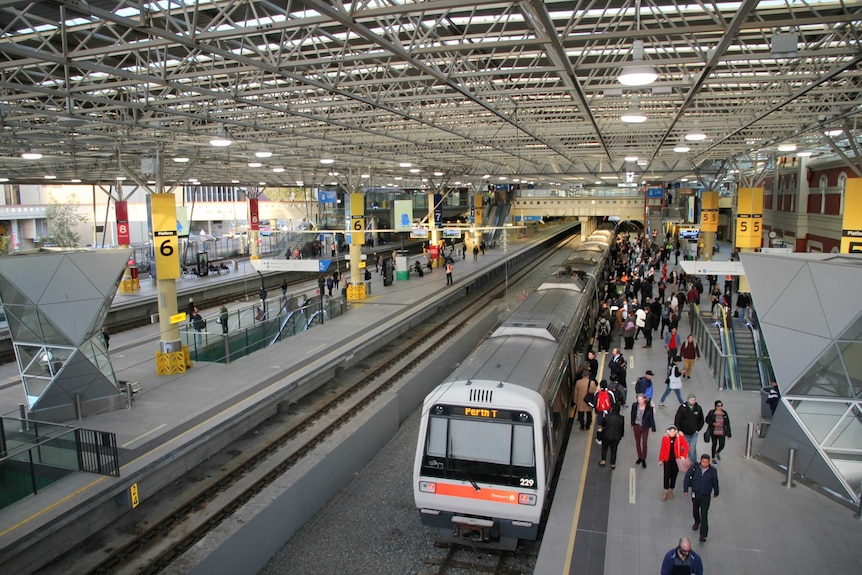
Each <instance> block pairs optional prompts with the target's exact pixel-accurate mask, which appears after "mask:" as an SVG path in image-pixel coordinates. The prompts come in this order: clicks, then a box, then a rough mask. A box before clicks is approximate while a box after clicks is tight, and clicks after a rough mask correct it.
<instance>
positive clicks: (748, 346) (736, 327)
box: [731, 318, 764, 391]
mask: <svg viewBox="0 0 862 575" xmlns="http://www.w3.org/2000/svg"><path fill="white" fill-rule="evenodd" d="M731 323H732V325H733V327H732V330H731V331H732V332H733V339H734V346H735V347H736V357H737V368H738V371H739V385H740V386H741V389H743V390H746V391H758V390H759V389H760V388H761V387H764V383H763V381H762V379H761V370H760V361H759V360H758V357H759V354H758V353H757V347H756V346H755V340H754V333H753V332H752V330H751V328H750V327H749V326H746V325H742V324H740V323H739V321H738V320H736V319H735V318H733V321H732V322H731Z"/></svg>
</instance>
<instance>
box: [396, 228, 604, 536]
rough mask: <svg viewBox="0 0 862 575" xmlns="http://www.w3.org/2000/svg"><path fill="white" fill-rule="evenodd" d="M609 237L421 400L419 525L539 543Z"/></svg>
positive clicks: (582, 252) (595, 240) (568, 266)
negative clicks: (538, 536) (537, 540)
mask: <svg viewBox="0 0 862 575" xmlns="http://www.w3.org/2000/svg"><path fill="white" fill-rule="evenodd" d="M613 237H614V235H613V233H612V232H606V233H599V234H593V235H591V236H590V237H589V238H588V239H587V240H585V241H584V242H582V243H581V244H580V245H579V247H578V248H576V249H575V250H573V252H572V254H571V256H570V258H569V260H567V261H566V262H565V264H564V265H563V266H561V267H560V268H559V269H558V270H557V271H556V273H555V274H554V275H553V276H552V277H551V278H549V279H548V280H547V281H546V282H545V283H543V284H542V285H541V286H540V287H539V288H538V289H537V290H536V292H535V293H533V294H531V295H530V296H529V297H528V298H527V299H526V300H525V301H524V302H523V303H521V304H520V305H519V306H518V308H517V309H516V310H515V311H514V312H513V313H512V315H511V316H509V317H508V318H507V319H506V320H504V321H503V323H502V324H500V326H499V327H498V328H497V329H496V330H495V331H494V332H493V333H492V334H491V335H490V336H489V337H488V338H486V339H485V340H484V341H483V342H482V343H481V344H480V345H479V346H478V347H477V348H476V349H475V350H474V351H473V352H472V353H471V354H470V355H469V356H468V357H467V358H466V359H465V360H464V362H463V363H462V364H461V365H460V366H459V367H458V368H457V369H456V370H455V371H454V372H453V373H452V374H451V375H450V376H449V377H448V378H447V380H446V382H445V383H442V384H440V385H439V386H437V387H436V388H435V389H434V390H433V391H432V392H431V393H429V394H428V396H427V397H426V398H425V401H424V403H423V406H422V420H421V423H420V429H419V438H418V442H417V449H416V457H415V461H414V467H413V493H414V500H415V503H416V507H417V509H418V510H419V516H420V518H421V520H422V522H423V523H424V524H426V525H431V526H435V527H438V528H440V529H442V530H444V531H450V532H451V533H452V534H454V536H455V537H460V538H467V539H471V540H473V541H483V542H488V541H500V542H503V543H511V542H513V541H516V540H517V539H536V537H537V535H538V531H539V527H540V525H541V522H542V517H543V513H544V511H545V506H546V499H547V497H548V493H549V486H550V485H551V481H552V479H553V475H554V472H555V469H556V465H557V462H558V458H559V456H560V450H561V447H562V445H563V441H564V439H565V436H566V435H567V434H568V431H569V429H570V418H569V411H570V406H571V405H572V394H573V390H574V383H575V379H576V373H577V368H578V367H579V365H578V364H579V363H580V360H579V358H580V357H582V355H581V354H582V353H583V352H584V350H585V349H586V348H587V347H588V346H589V342H590V337H591V335H592V328H593V325H594V323H595V317H596V314H597V313H598V309H597V305H598V302H597V299H596V293H595V289H596V280H597V279H598V280H599V281H603V280H604V274H605V273H606V264H607V259H608V251H609V244H610V242H612V241H613ZM584 272H585V273H584Z"/></svg>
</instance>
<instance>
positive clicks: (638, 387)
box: [635, 369, 655, 400]
mask: <svg viewBox="0 0 862 575" xmlns="http://www.w3.org/2000/svg"><path fill="white" fill-rule="evenodd" d="M653 375H655V374H654V373H653V372H652V370H649V369H648V370H646V374H644V376H643V377H641V378H638V380H637V381H636V382H635V394H639V393H642V394H644V397H646V398H647V399H649V400H652V395H653V386H652V377H653Z"/></svg>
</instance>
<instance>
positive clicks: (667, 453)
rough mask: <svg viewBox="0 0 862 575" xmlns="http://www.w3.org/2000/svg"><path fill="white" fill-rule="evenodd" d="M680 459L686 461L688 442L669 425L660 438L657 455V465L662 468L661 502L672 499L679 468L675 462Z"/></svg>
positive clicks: (674, 427)
mask: <svg viewBox="0 0 862 575" xmlns="http://www.w3.org/2000/svg"><path fill="white" fill-rule="evenodd" d="M680 458H684V459H686V460H688V442H687V441H686V440H685V437H684V436H683V435H682V433H679V432H677V430H676V426H675V425H669V426H668V428H667V431H666V432H665V434H664V437H662V438H661V449H660V450H659V454H658V464H659V465H660V466H662V467H664V491H663V492H662V494H661V500H662V501H664V500H666V499H668V498H670V499H673V490H674V488H675V487H676V476H677V475H679V466H678V465H677V463H676V460H677V459H680ZM686 471H687V470H686Z"/></svg>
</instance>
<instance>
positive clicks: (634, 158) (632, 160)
mask: <svg viewBox="0 0 862 575" xmlns="http://www.w3.org/2000/svg"><path fill="white" fill-rule="evenodd" d="M625 160H626V161H627V162H637V161H638V157H637V156H626V157H625Z"/></svg>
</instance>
